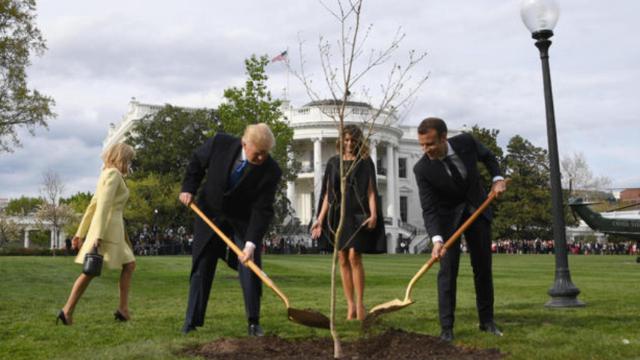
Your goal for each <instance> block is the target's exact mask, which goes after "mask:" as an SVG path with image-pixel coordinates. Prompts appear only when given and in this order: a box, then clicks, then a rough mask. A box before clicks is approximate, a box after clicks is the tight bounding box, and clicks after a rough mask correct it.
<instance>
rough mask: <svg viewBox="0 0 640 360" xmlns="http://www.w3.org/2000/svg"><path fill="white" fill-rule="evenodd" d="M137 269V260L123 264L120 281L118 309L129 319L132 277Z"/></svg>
mask: <svg viewBox="0 0 640 360" xmlns="http://www.w3.org/2000/svg"><path fill="white" fill-rule="evenodd" d="M135 269H136V262H135V261H132V262H130V263H127V264H124V265H122V272H121V273H120V282H119V283H118V285H119V287H120V305H119V306H118V311H120V314H122V315H123V316H124V317H125V318H126V319H127V320H129V318H130V316H129V288H131V277H132V276H133V271H134V270H135Z"/></svg>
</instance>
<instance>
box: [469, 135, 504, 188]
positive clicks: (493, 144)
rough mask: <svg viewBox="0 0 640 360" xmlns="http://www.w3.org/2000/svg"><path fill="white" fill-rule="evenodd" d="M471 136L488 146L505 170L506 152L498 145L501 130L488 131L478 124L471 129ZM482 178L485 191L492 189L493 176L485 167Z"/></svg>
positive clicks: (482, 170)
mask: <svg viewBox="0 0 640 360" xmlns="http://www.w3.org/2000/svg"><path fill="white" fill-rule="evenodd" d="M471 134H472V135H473V137H474V138H476V139H477V140H478V141H479V142H480V143H482V144H483V145H484V146H486V147H487V148H488V149H489V150H491V152H492V153H493V154H494V155H495V156H496V159H497V160H498V163H499V164H500V168H501V169H503V170H504V169H505V163H504V162H505V160H504V151H502V148H501V147H500V145H498V134H500V130H498V129H486V128H481V127H480V126H478V125H477V124H476V125H474V126H473V127H472V128H471ZM479 169H480V176H482V179H483V184H484V186H485V189H490V188H491V184H492V179H491V176H490V175H489V171H487V169H486V168H485V167H484V166H480V167H479Z"/></svg>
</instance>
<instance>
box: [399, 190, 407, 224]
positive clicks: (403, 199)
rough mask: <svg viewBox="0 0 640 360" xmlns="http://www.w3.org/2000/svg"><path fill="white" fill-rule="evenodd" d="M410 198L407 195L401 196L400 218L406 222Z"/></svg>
mask: <svg viewBox="0 0 640 360" xmlns="http://www.w3.org/2000/svg"><path fill="white" fill-rule="evenodd" d="M408 201H409V199H408V198H407V197H406V196H400V220H402V222H404V223H406V222H407V218H408V217H409V213H408V212H409V204H408Z"/></svg>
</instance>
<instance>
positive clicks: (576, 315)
mask: <svg viewBox="0 0 640 360" xmlns="http://www.w3.org/2000/svg"><path fill="white" fill-rule="evenodd" d="M425 259H426V258H425V257H424V256H416V255H377V256H366V257H365V267H366V271H367V292H366V298H365V300H366V305H367V306H368V307H369V308H370V307H372V306H374V305H376V304H379V303H382V302H386V301H389V300H392V299H395V298H401V297H403V295H404V289H405V286H406V284H407V283H408V281H409V279H410V278H411V276H412V275H413V274H414V273H415V271H417V270H418V269H419V267H420V266H421V265H422V263H423V261H424V260H425ZM468 260H469V259H468V257H464V258H463V259H462V262H461V273H460V276H459V281H458V310H457V321H456V327H455V335H456V340H455V343H456V344H457V345H465V346H473V347H479V348H499V349H500V350H501V351H502V352H504V353H508V354H510V355H511V357H510V358H513V359H532V358H541V359H544V358H547V359H585V358H589V359H634V358H635V359H640V310H639V309H640V264H637V263H636V262H635V257H631V256H571V257H570V258H569V262H570V265H571V272H572V273H571V274H572V278H573V281H574V284H575V285H576V286H577V287H579V288H580V290H581V291H582V293H581V294H580V296H579V298H580V299H581V300H582V301H585V302H586V303H587V306H586V307H585V308H580V309H547V308H545V307H544V306H543V305H544V303H545V302H546V301H547V300H548V299H549V297H548V296H547V293H546V292H547V289H548V288H549V286H550V285H551V284H552V282H553V274H554V257H553V256H548V255H519V256H513V255H499V256H495V257H494V283H495V293H496V304H495V312H496V321H497V323H498V324H499V325H500V326H501V327H502V329H503V330H504V332H505V336H504V337H502V338H497V337H494V336H491V335H488V334H485V333H481V332H479V331H478V330H477V317H476V312H475V297H474V292H473V282H472V278H471V269H470V265H469V261H468ZM190 261H191V260H190V258H188V257H139V258H138V267H137V271H136V273H135V275H134V281H133V286H132V297H131V312H132V316H133V320H132V321H130V322H128V323H118V322H115V321H114V320H113V316H112V313H113V311H114V310H115V308H116V306H117V296H118V293H117V279H118V273H117V272H114V271H105V273H104V274H103V276H102V277H101V278H99V279H97V280H95V281H94V283H92V284H91V286H90V287H89V289H88V290H87V292H86V294H85V296H84V297H83V299H82V300H81V301H80V304H79V305H78V308H77V309H76V313H75V316H74V321H75V324H74V325H73V326H70V327H64V326H61V325H60V326H55V324H54V319H55V315H56V314H57V311H58V309H60V307H61V306H62V305H63V304H64V302H65V300H66V297H67V295H68V293H69V290H70V288H71V285H72V283H73V281H74V279H75V278H76V276H77V275H78V273H79V271H80V267H79V265H76V264H73V263H72V258H70V257H56V258H50V257H0V278H1V279H2V280H1V281H2V285H1V287H0V358H3V359H49V358H65V359H69V358H75V359H88V358H102V359H111V358H113V359H123V358H136V359H139V358H148V359H161V358H169V359H175V358H178V356H176V355H175V352H176V350H179V349H181V348H183V347H184V346H187V345H190V344H195V343H202V342H207V341H210V340H213V339H216V338H218V337H223V336H224V337H242V336H246V323H245V320H244V306H243V303H242V296H241V293H240V287H239V284H238V280H237V278H236V277H235V274H234V273H233V272H232V271H231V270H229V269H227V268H226V266H224V265H223V263H221V264H220V265H221V266H219V268H218V269H219V271H218V274H217V278H216V281H215V282H214V288H213V294H212V298H211V300H210V302H209V309H208V312H207V320H206V324H205V326H204V327H203V328H201V329H200V330H198V331H197V332H195V333H192V334H190V335H189V336H183V335H181V333H180V327H181V325H182V321H183V319H184V311H185V304H186V300H187V289H188V271H189V267H190ZM264 262H265V270H266V272H267V273H268V274H269V275H270V276H271V277H272V279H273V280H274V281H275V282H276V284H278V286H279V287H280V288H281V289H282V290H283V291H284V292H285V293H286V294H287V296H289V299H290V301H291V305H292V306H293V307H295V308H314V309H318V310H321V311H322V312H324V313H328V310H327V309H328V304H329V299H328V298H329V295H328V294H329V280H330V279H329V269H330V258H329V257H328V256H311V255H309V256H305V255H302V256H301V255H298V256H296V255H291V256H266V257H265V260H264ZM436 272H437V265H436V266H435V268H434V269H432V270H431V271H430V272H429V273H428V274H427V275H425V277H423V278H422V279H421V280H420V282H419V283H418V285H417V286H416V288H415V291H414V298H415V299H416V300H417V302H416V303H415V304H414V305H412V306H410V307H408V308H406V309H404V310H401V311H398V312H396V313H393V314H387V315H384V316H383V317H382V319H381V321H380V322H379V323H378V324H377V325H376V330H383V329H385V328H387V327H396V328H402V329H404V330H406V331H413V332H418V333H424V334H431V335H438V333H439V325H438V321H437V302H436V286H435V274H436ZM339 294H340V296H339V302H338V305H339V328H340V331H341V333H342V334H343V335H344V336H345V337H346V338H355V337H357V336H360V335H361V334H360V329H359V326H358V324H357V323H356V322H346V321H344V320H342V319H343V318H344V316H345V303H344V300H343V296H342V295H341V292H340V293H339ZM262 309H263V313H262V325H263V327H264V329H265V330H266V331H267V332H268V333H271V334H275V335H278V336H281V337H285V338H299V337H311V336H329V334H328V332H327V331H324V330H318V329H311V328H306V327H303V326H300V325H297V324H294V323H292V322H289V321H288V320H287V318H286V311H285V308H284V306H283V304H282V302H281V301H280V300H279V298H277V297H276V296H275V295H274V294H273V293H272V292H271V291H270V290H269V289H268V288H266V287H265V293H264V297H263V302H262ZM627 342H628V343H627ZM625 343H627V344H625Z"/></svg>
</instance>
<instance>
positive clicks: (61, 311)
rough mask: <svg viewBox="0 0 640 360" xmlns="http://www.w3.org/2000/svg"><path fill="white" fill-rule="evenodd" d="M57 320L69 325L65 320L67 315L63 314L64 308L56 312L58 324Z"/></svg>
mask: <svg viewBox="0 0 640 360" xmlns="http://www.w3.org/2000/svg"><path fill="white" fill-rule="evenodd" d="M58 321H62V324H63V325H71V324H70V323H69V321H68V320H67V317H66V316H65V315H64V310H60V311H59V312H58V317H56V325H58Z"/></svg>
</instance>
